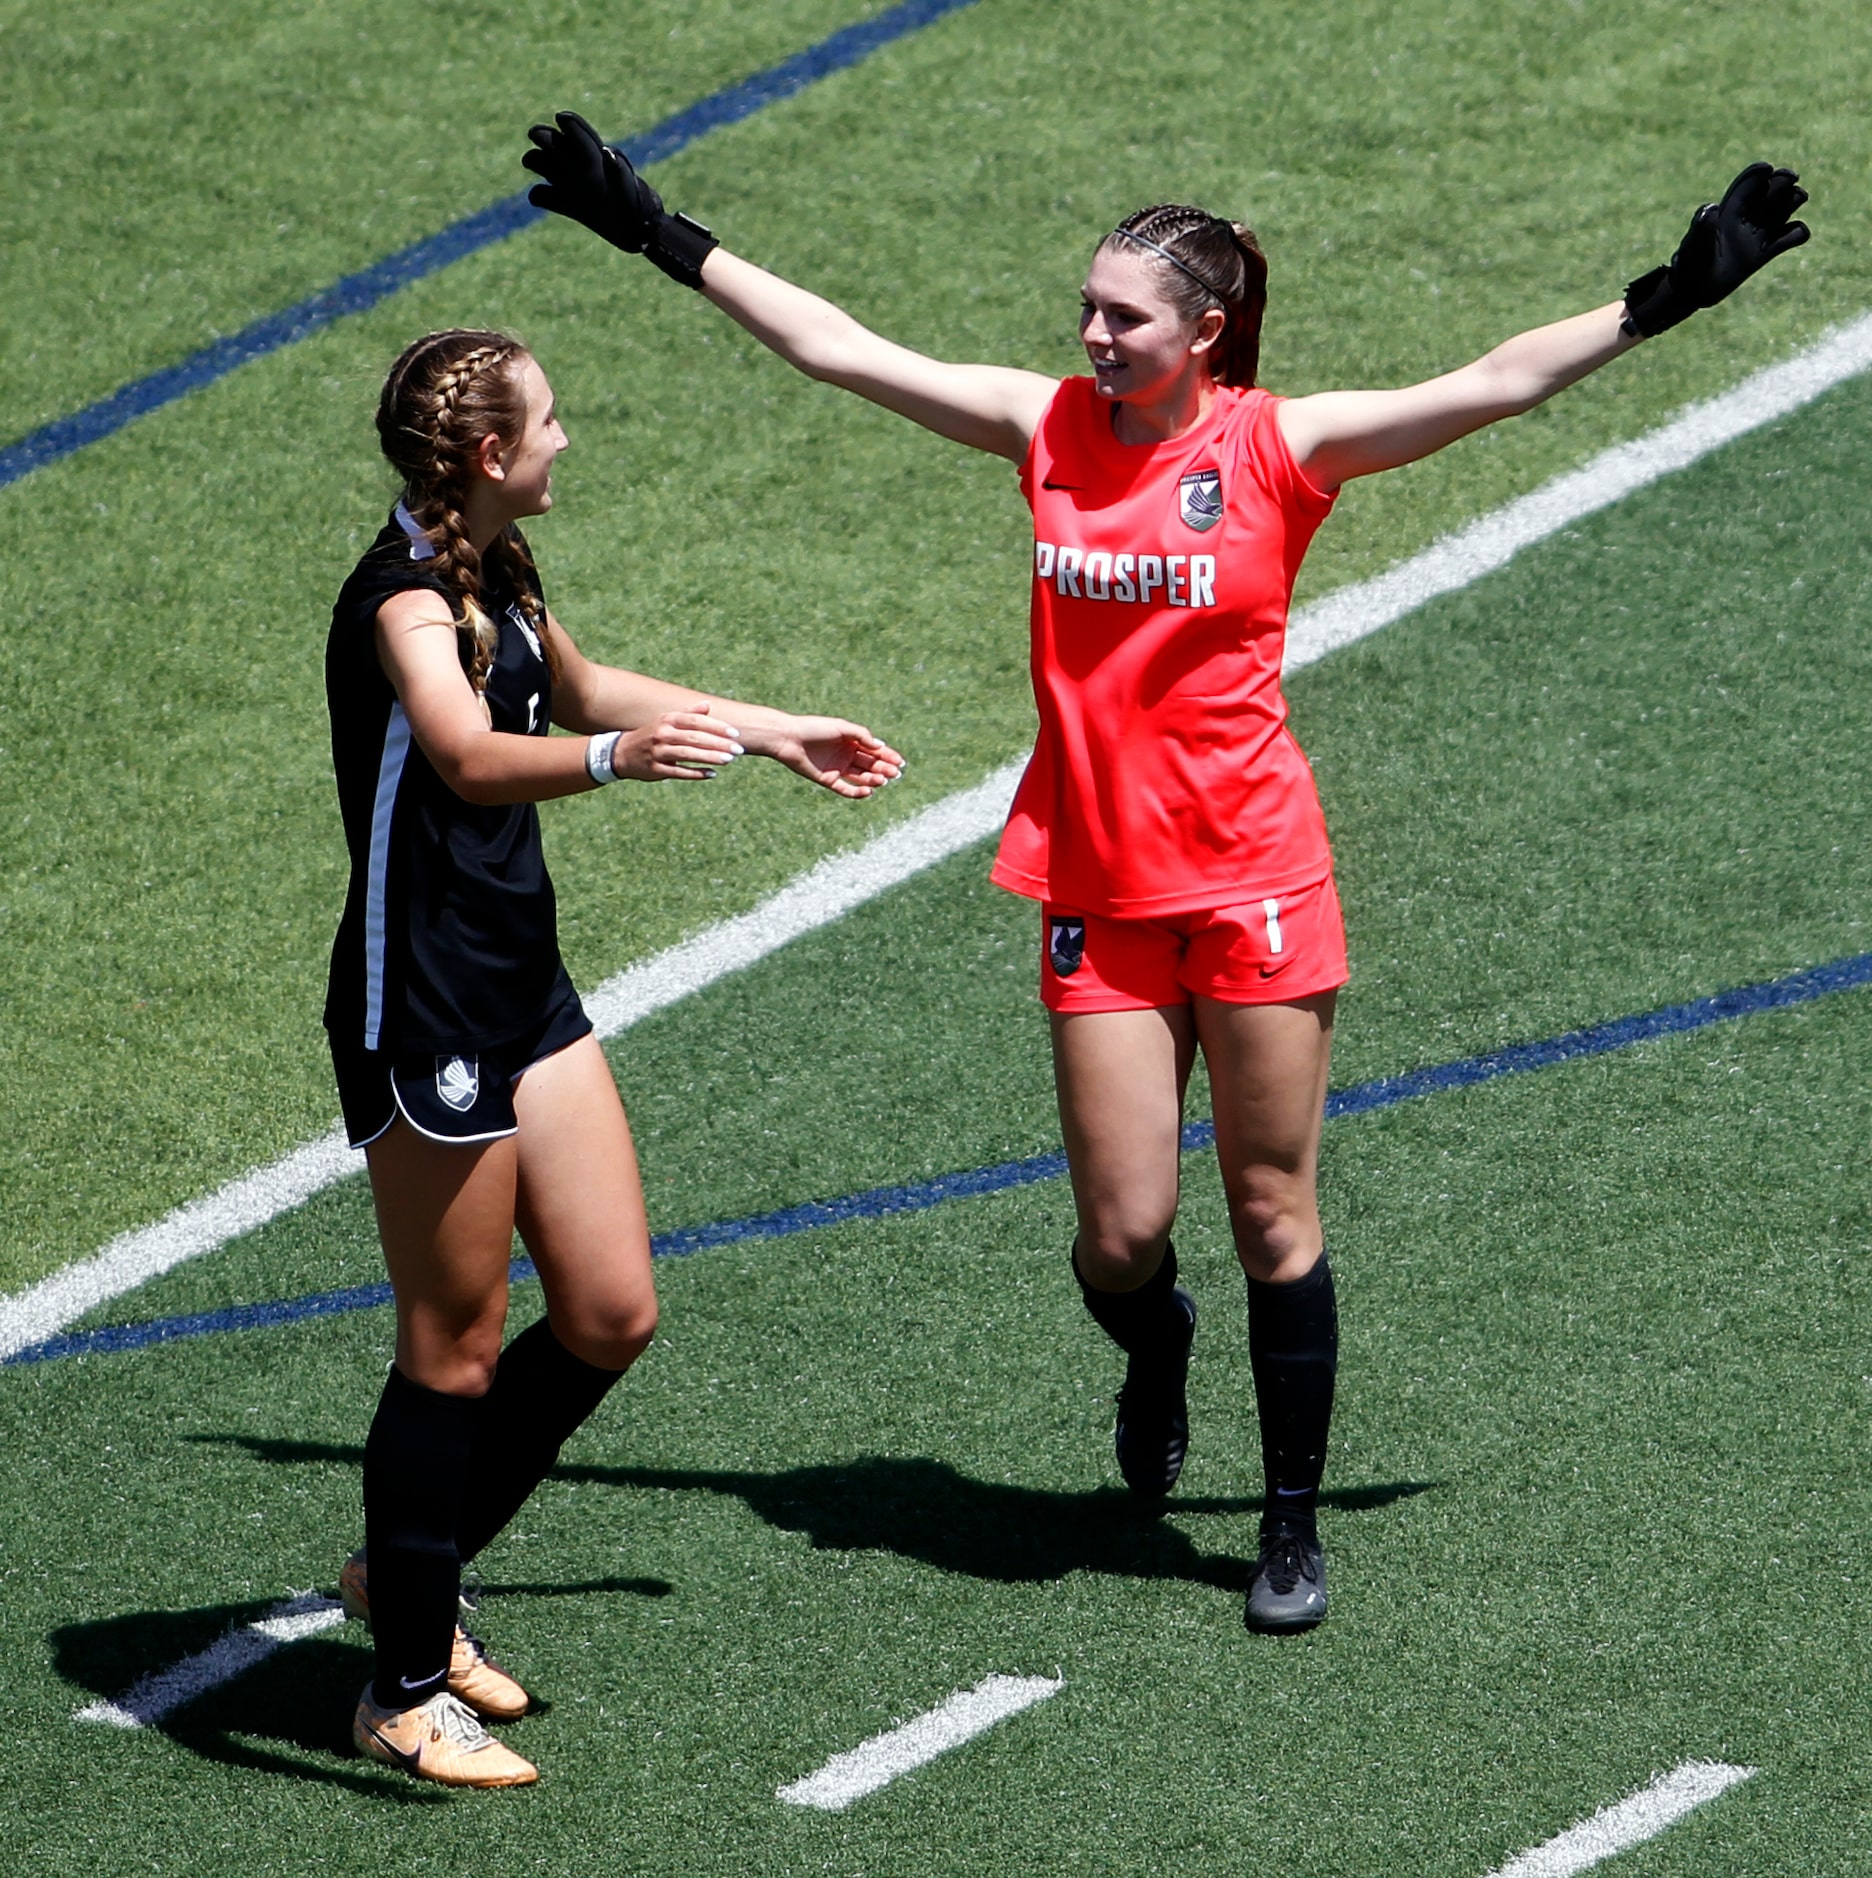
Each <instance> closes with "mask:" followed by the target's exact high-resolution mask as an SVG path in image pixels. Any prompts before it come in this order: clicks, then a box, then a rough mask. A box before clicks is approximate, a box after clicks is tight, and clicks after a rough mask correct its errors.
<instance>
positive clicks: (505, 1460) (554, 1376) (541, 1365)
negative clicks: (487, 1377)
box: [371, 1317, 624, 1574]
mask: <svg viewBox="0 0 1872 1878" xmlns="http://www.w3.org/2000/svg"><path fill="white" fill-rule="evenodd" d="M623 1373H624V1372H623V1371H622V1370H621V1369H599V1368H598V1367H597V1366H596V1365H595V1364H592V1363H587V1362H586V1361H585V1360H584V1359H583V1358H582V1357H577V1356H574V1355H573V1354H572V1352H571V1351H570V1350H568V1349H567V1348H566V1347H565V1345H564V1344H563V1343H561V1342H560V1341H559V1339H558V1338H557V1337H555V1336H554V1335H553V1333H552V1331H551V1329H550V1328H549V1327H548V1325H547V1322H546V1320H545V1318H543V1317H542V1318H541V1319H540V1320H539V1322H538V1323H537V1324H534V1325H533V1326H532V1327H531V1328H530V1329H527V1330H523V1331H521V1333H520V1334H519V1336H517V1337H516V1338H514V1340H513V1342H511V1343H510V1344H508V1346H507V1347H506V1349H504V1350H503V1351H502V1352H501V1358H500V1364H499V1367H498V1368H496V1370H495V1372H494V1386H493V1387H492V1388H491V1389H490V1390H489V1391H488V1392H487V1397H486V1402H487V1413H486V1415H485V1416H484V1417H483V1418H482V1422H481V1426H480V1429H479V1431H478V1434H477V1437H476V1440H475V1446H474V1454H473V1456H472V1458H471V1460H470V1462H469V1468H468V1489H467V1492H466V1493H465V1494H464V1495H463V1497H462V1506H461V1513H460V1516H459V1518H458V1519H457V1521H456V1525H455V1542H456V1545H457V1547H458V1548H459V1549H460V1553H461V1557H462V1561H463V1563H464V1564H465V1563H466V1562H467V1561H468V1560H469V1559H471V1558H473V1557H474V1556H475V1554H476V1553H477V1552H479V1551H480V1550H481V1548H482V1547H483V1546H485V1545H486V1544H487V1543H488V1541H489V1540H490V1539H492V1538H493V1537H494V1535H495V1534H496V1533H497V1532H499V1531H500V1530H501V1528H502V1527H503V1526H505V1525H506V1524H507V1522H508V1521H509V1520H510V1519H512V1518H513V1516H514V1515H515V1514H516V1513H517V1512H519V1510H520V1508H521V1505H522V1503H523V1502H524V1501H525V1499H526V1497H527V1495H528V1494H530V1493H531V1492H532V1491H533V1489H534V1488H535V1487H537V1486H538V1485H539V1483H540V1482H541V1481H542V1480H544V1479H545V1478H546V1476H547V1475H548V1474H549V1473H551V1471H552V1467H553V1463H554V1462H555V1461H556V1460H558V1458H559V1450H560V1448H561V1446H563V1445H564V1442H565V1439H566V1437H567V1436H568V1435H569V1434H571V1432H572V1430H573V1429H575V1428H576V1427H578V1425H579V1424H580V1423H581V1422H583V1421H584V1420H585V1419H586V1418H587V1417H588V1416H589V1415H590V1414H591V1412H592V1410H593V1409H595V1408H596V1407H597V1406H598V1404H599V1403H600V1402H602V1401H603V1400H604V1398H605V1392H606V1390H608V1389H609V1388H610V1387H611V1385H612V1384H613V1383H614V1382H616V1381H617V1379H618V1378H619V1377H620V1376H621V1375H623ZM376 1569H377V1561H376V1558H375V1556H373V1557H372V1559H371V1570H372V1573H373V1574H374V1573H375V1572H376Z"/></svg>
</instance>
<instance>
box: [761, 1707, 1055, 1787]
mask: <svg viewBox="0 0 1872 1878" xmlns="http://www.w3.org/2000/svg"><path fill="white" fill-rule="evenodd" d="M1065 1686H1066V1685H1065V1683H1064V1682H1063V1681H1060V1680H1056V1679H1054V1678H1050V1677H1046V1676H988V1677H985V1678H984V1679H983V1680H982V1681H980V1682H978V1683H977V1684H976V1685H975V1687H974V1688H972V1689H963V1690H961V1691H959V1692H958V1693H957V1694H955V1695H952V1696H951V1697H950V1698H949V1700H948V1701H947V1702H945V1703H943V1704H942V1706H941V1707H940V1708H933V1709H931V1710H930V1711H929V1713H928V1714H927V1715H919V1716H917V1717H916V1719H915V1720H913V1721H907V1722H905V1723H904V1724H903V1726H902V1727H900V1728H893V1729H891V1730H890V1731H889V1733H887V1734H881V1735H873V1736H872V1738H871V1739H870V1740H869V1741H867V1742H865V1743H864V1744H863V1745H862V1746H861V1747H855V1748H853V1749H852V1750H851V1752H850V1753H849V1754H835V1755H833V1757H832V1758H831V1759H830V1760H829V1761H827V1762H826V1764H825V1765H824V1766H823V1767H822V1768H820V1769H819V1771H818V1772H817V1773H816V1774H808V1775H807V1776H806V1778H805V1779H804V1780H796V1781H794V1782H793V1784H792V1785H791V1786H790V1787H782V1788H781V1789H780V1790H779V1792H778V1793H777V1794H776V1795H775V1798H777V1799H781V1800H786V1801H788V1802H790V1803H791V1804H792V1805H794V1806H816V1807H818V1808H819V1809H820V1810H821V1811H823V1812H828V1813H837V1812H842V1811H843V1810H844V1809H845V1808H846V1807H848V1806H850V1805H851V1803H852V1802H853V1801H854V1800H862V1799H863V1798H864V1796H865V1795H866V1794H867V1793H875V1792H876V1791H877V1790H878V1788H879V1787H883V1786H888V1785H889V1784H890V1783H891V1782H892V1781H893V1780H895V1779H896V1778H897V1776H898V1775H899V1774H907V1773H909V1772H911V1770H912V1769H914V1768H918V1767H921V1766H923V1765H924V1764H925V1763H926V1762H929V1761H933V1760H934V1759H935V1758H936V1757H937V1755H939V1754H944V1753H947V1752H948V1750H949V1749H950V1748H954V1747H960V1746H961V1745H962V1743H963V1742H964V1741H972V1740H973V1739H974V1738H975V1736H977V1735H978V1734H982V1733H984V1732H985V1731H986V1730H988V1729H990V1728H992V1727H993V1726H994V1725H995V1723H996V1722H998V1721H1005V1720H1006V1719H1007V1717H1008V1716H1010V1715H1018V1714H1019V1713H1020V1711H1021V1710H1022V1709H1024V1708H1032V1707H1033V1705H1034V1704H1035V1703H1036V1702H1044V1701H1045V1700H1046V1699H1047V1697H1048V1696H1050V1695H1057V1694H1058V1693H1059V1692H1060V1690H1061V1689H1063V1688H1064V1687H1065Z"/></svg>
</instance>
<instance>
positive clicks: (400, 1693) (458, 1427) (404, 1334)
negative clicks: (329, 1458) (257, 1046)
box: [360, 1118, 515, 1739]
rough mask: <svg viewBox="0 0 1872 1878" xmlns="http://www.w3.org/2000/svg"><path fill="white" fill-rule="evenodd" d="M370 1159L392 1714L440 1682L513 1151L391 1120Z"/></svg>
mask: <svg viewBox="0 0 1872 1878" xmlns="http://www.w3.org/2000/svg"><path fill="white" fill-rule="evenodd" d="M367 1153H368V1156H369V1161H370V1173H371V1189H372V1192H373V1194H374V1196H375V1198H376V1202H377V1223H378V1231H379V1233H380V1235H381V1237H382V1240H383V1249H384V1262H385V1264H386V1265H387V1266H388V1267H389V1271H390V1283H391V1287H392V1289H393V1290H394V1292H395V1294H396V1305H397V1338H396V1366H395V1368H394V1369H392V1370H391V1372H390V1375H389V1377H388V1378H387V1379H386V1381H385V1384H384V1391H383V1396H382V1399H381V1400H380V1401H379V1403H378V1405H377V1413H376V1415H375V1417H374V1418H373V1419H372V1422H371V1429H370V1435H369V1438H368V1439H367V1440H366V1442H365V1444H364V1536H365V1542H366V1545H367V1547H368V1549H369V1553H370V1593H369V1596H370V1611H371V1624H372V1629H373V1632H374V1643H375V1648H376V1675H375V1677H374V1679H373V1682H372V1686H371V1701H372V1702H373V1703H374V1704H375V1707H376V1709H377V1710H378V1711H380V1712H381V1713H384V1714H393V1713H397V1712H400V1711H403V1710H406V1709H408V1708H410V1707H412V1706H415V1705H419V1704H421V1703H423V1702H425V1701H427V1700H428V1699H429V1697H430V1696H432V1695H435V1694H437V1693H439V1692H440V1691H441V1689H442V1688H443V1686H444V1684H445V1682H446V1679H447V1678H448V1677H449V1675H450V1674H451V1669H452V1662H453V1656H454V1636H455V1607H456V1596H457V1593H458V1591H459V1589H460V1585H461V1559H460V1553H459V1551H458V1548H457V1545H456V1536H455V1535H456V1527H457V1523H458V1521H459V1518H460V1514H461V1507H462V1501H463V1496H464V1493H465V1491H466V1487H467V1483H468V1480H469V1477H470V1471H471V1456H472V1453H473V1449H474V1445H475V1442H476V1439H477V1436H478V1433H479V1430H480V1427H481V1424H482V1421H483V1418H484V1417H483V1411H484V1408H485V1402H484V1400H483V1398H484V1397H485V1395H486V1393H487V1390H488V1385H489V1382H490V1381H491V1379H492V1377H493V1375H494V1369H495V1364H496V1361H497V1360H498V1357H499V1354H500V1338H501V1327H502V1324H503V1323H504V1321H505V1318H506V1313H507V1261H508V1258H509V1255H510V1253H511V1251H512V1247H513V1196H514V1167H515V1150H514V1143H513V1141H512V1140H511V1139H509V1140H506V1141H495V1142H487V1143H482V1144H479V1145H472V1146H470V1145H454V1144H448V1143H443V1142H437V1141H431V1140H429V1139H428V1138H427V1137H425V1136H424V1135H422V1134H420V1133H418V1132H417V1130H416V1129H414V1128H412V1127H411V1126H410V1124H409V1123H408V1122H407V1121H405V1120H403V1119H401V1118H399V1119H398V1120H397V1121H396V1122H394V1123H393V1124H392V1125H391V1127H390V1129H389V1131H388V1133H386V1134H384V1135H381V1136H379V1137H378V1139H377V1140H376V1141H374V1142H372V1143H371V1145H370V1147H369V1149H368V1150H367ZM363 1713H364V1711H363V1710H362V1709H360V1715H362V1714H363ZM360 1725H361V1724H360ZM373 1725H374V1724H373ZM363 1738H365V1737H360V1739H363Z"/></svg>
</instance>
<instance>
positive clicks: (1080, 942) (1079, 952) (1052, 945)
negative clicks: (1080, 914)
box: [1047, 919, 1085, 978]
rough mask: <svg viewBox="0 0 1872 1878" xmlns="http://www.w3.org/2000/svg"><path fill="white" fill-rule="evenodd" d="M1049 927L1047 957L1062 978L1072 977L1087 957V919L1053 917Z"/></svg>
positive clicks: (1048, 923) (1048, 924)
mask: <svg viewBox="0 0 1872 1878" xmlns="http://www.w3.org/2000/svg"><path fill="white" fill-rule="evenodd" d="M1047 927H1048V931H1047V957H1048V958H1050V959H1051V960H1052V961H1053V969H1054V970H1055V971H1056V972H1058V973H1059V975H1060V976H1061V977H1062V978H1070V977H1071V976H1072V975H1073V973H1074V972H1076V971H1077V970H1078V969H1079V963H1080V961H1081V960H1082V959H1083V958H1084V957H1085V921H1084V920H1082V919H1052V920H1049V921H1048V922H1047Z"/></svg>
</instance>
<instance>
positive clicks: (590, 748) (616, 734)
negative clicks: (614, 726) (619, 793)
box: [585, 730, 624, 783]
mask: <svg viewBox="0 0 1872 1878" xmlns="http://www.w3.org/2000/svg"><path fill="white" fill-rule="evenodd" d="M623 734H624V733H623V732H622V731H621V730H601V731H600V732H599V733H598V734H597V736H595V737H593V738H592V739H591V740H590V741H589V742H588V743H587V744H586V746H585V774H586V775H587V776H589V777H590V778H591V779H592V781H593V782H595V783H608V782H616V781H617V779H618V776H617V771H616V770H614V769H613V768H612V767H611V756H612V752H613V751H615V750H616V749H617V742H618V739H619V738H620V737H621V736H623Z"/></svg>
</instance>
